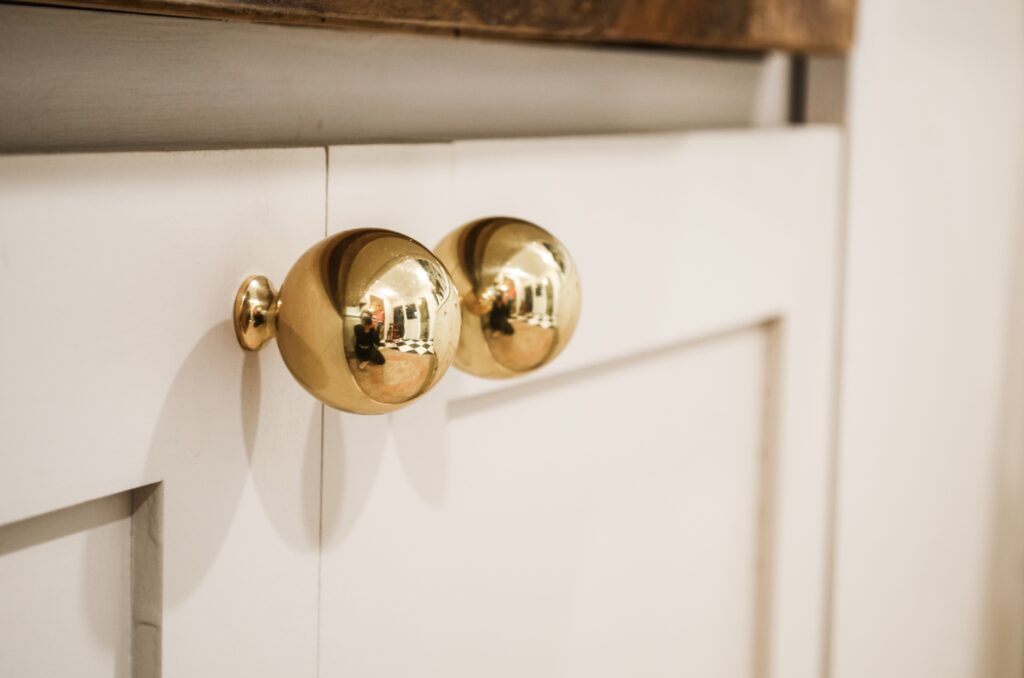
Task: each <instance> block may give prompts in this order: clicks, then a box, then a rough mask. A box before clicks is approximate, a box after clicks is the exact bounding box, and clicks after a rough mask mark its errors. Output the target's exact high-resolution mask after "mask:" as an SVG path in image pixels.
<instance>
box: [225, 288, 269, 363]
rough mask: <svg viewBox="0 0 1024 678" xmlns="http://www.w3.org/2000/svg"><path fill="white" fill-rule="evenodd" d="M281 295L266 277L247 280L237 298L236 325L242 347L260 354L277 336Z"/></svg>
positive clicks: (236, 332)
mask: <svg viewBox="0 0 1024 678" xmlns="http://www.w3.org/2000/svg"><path fill="white" fill-rule="evenodd" d="M277 307H278V295H277V290H276V289H274V285H273V284H272V283H271V282H270V280H268V279H267V278H266V277H265V276H262V275H253V276H249V277H248V278H246V279H245V282H243V283H242V286H241V287H239V288H238V294H236V295H235V308H234V315H233V317H234V325H235V336H236V337H238V343H239V344H241V346H242V348H244V349H245V350H247V351H258V350H260V349H261V348H263V346H264V345H266V343H267V342H268V341H270V340H271V339H273V338H274V336H275V335H276V334H277Z"/></svg>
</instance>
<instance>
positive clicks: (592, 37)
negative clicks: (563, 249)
mask: <svg viewBox="0 0 1024 678" xmlns="http://www.w3.org/2000/svg"><path fill="white" fill-rule="evenodd" d="M29 1H30V2H33V3H34V4H48V5H63V6H74V7H87V8H98V9H115V10H121V11H129V12H142V13H150V14H166V15H172V16H185V17H196V18H210V19H233V20H243V21H258V22H268V23H282V24H295V25H310V26H328V27H342V28H373V29H380V28H396V29H404V30H416V31H434V32H438V31H439V32H453V33H455V34H456V35H459V34H466V35H473V36H483V37H498V38H519V39H528V40H553V41H563V42H583V43H605V44H624V45H653V46H664V47H677V48H701V49H736V50H763V49H773V48H781V49H789V50H799V51H810V52H833V53H834V52H843V51H845V50H846V49H847V48H848V47H849V45H850V41H851V34H852V26H853V11H854V3H855V0H543V1H542V0H29Z"/></svg>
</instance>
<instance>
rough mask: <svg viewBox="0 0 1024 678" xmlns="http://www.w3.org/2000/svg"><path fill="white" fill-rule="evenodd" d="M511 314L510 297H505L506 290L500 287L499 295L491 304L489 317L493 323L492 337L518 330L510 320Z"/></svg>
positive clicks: (491, 323) (513, 332)
mask: <svg viewBox="0 0 1024 678" xmlns="http://www.w3.org/2000/svg"><path fill="white" fill-rule="evenodd" d="M511 315H512V305H511V304H510V303H508V299H506V298H505V291H504V290H502V289H499V290H498V294H497V296H496V297H495V298H494V304H493V305H492V306H491V313H490V316H489V318H488V320H489V321H490V325H491V336H492V337H496V336H498V335H499V334H515V332H516V330H515V328H514V327H512V323H510V322H509V317H510V316H511Z"/></svg>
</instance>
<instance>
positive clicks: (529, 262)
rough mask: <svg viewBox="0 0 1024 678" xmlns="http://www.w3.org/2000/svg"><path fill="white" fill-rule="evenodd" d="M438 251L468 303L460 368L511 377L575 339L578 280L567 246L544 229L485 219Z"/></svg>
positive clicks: (456, 233) (461, 230)
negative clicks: (573, 337)
mask: <svg viewBox="0 0 1024 678" xmlns="http://www.w3.org/2000/svg"><path fill="white" fill-rule="evenodd" d="M436 251H437V256H438V258H439V259H440V260H441V261H442V262H444V265H445V266H447V267H448V270H449V271H451V273H452V278H453V280H454V281H455V286H456V287H457V288H458V290H459V294H460V295H461V297H462V333H461V337H460V339H459V350H458V353H457V354H456V356H455V364H456V365H457V366H458V367H459V369H461V370H464V371H466V372H469V373H470V374H475V375H477V376H481V377H492V378H503V377H512V376H515V375H518V374H522V373H524V372H528V371H530V370H534V369H537V368H538V367H540V366H541V365H544V364H545V363H547V362H549V361H550V360H551V359H553V358H554V357H555V356H557V355H558V354H559V352H561V350H562V349H563V348H565V345H566V344H567V343H568V342H569V339H570V338H572V334H573V331H574V330H575V329H576V322H577V320H578V319H579V314H580V281H579V276H578V274H577V273H576V267H575V266H574V265H573V262H572V259H571V258H570V257H569V252H568V251H566V249H565V246H564V245H562V243H560V242H559V241H558V239H557V238H555V237H554V236H553V235H551V234H550V233H548V232H547V231H546V230H544V229H543V228H541V227H540V226H537V225H536V224H531V223H530V222H528V221H523V220H522V219H514V218H510V217H491V218H488V219H480V220H478V221H474V222H472V223H469V224H466V225H465V226H462V227H461V228H459V229H457V230H455V231H453V232H452V233H450V234H449V235H448V236H447V237H446V238H445V239H444V240H443V241H442V242H441V244H440V245H438V246H437V250H436Z"/></svg>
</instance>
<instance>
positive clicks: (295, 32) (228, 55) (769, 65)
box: [0, 5, 787, 152]
mask: <svg viewBox="0 0 1024 678" xmlns="http://www.w3.org/2000/svg"><path fill="white" fill-rule="evenodd" d="M786 79H787V69H786V68H785V59H784V58H782V57H780V56H777V55H776V56H774V57H769V58H765V59H760V58H755V57H750V58H739V57H735V56H732V57H727V58H722V57H710V56H706V55H705V56H696V55H692V54H678V53H670V52H656V51H638V50H623V49H610V48H604V49H598V48H588V47H566V46H555V45H538V44H525V43H501V42H486V41H480V40H472V39H458V40H455V39H452V38H450V37H438V36H422V35H403V34H395V33H373V32H366V31H339V30H316V29H309V28H288V27H280V26H265V25H257V24H246V23H239V22H222V21H200V20H188V19H175V18H167V17H154V16H141V15H131V14H123V13H114V12H90V11H80V10H68V9H53V8H45V7H18V6H12V5H4V6H0V92H4V96H3V97H2V98H0V150H3V151H7V152H11V151H17V152H24V151H40V150H46V151H54V150H63V151H67V150H81V149H110V148H115V149H124V148H151V149H152V148H172V147H173V148H183V147H186V148H210V147H227V146H294V145H313V144H315V145H323V144H327V143H342V142H345V143H365V142H367V141H377V142H380V141H403V142H408V141H410V140H449V139H464V138H474V137H475V138H480V137H501V136H525V135H554V134H588V133H589V134H593V133H599V132H630V131H651V130H665V129H689V128H704V127H724V126H747V125H751V124H768V125H778V124H782V123H784V122H785V108H784V103H785V98H786V95H785V92H786V82H787V80H786Z"/></svg>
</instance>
